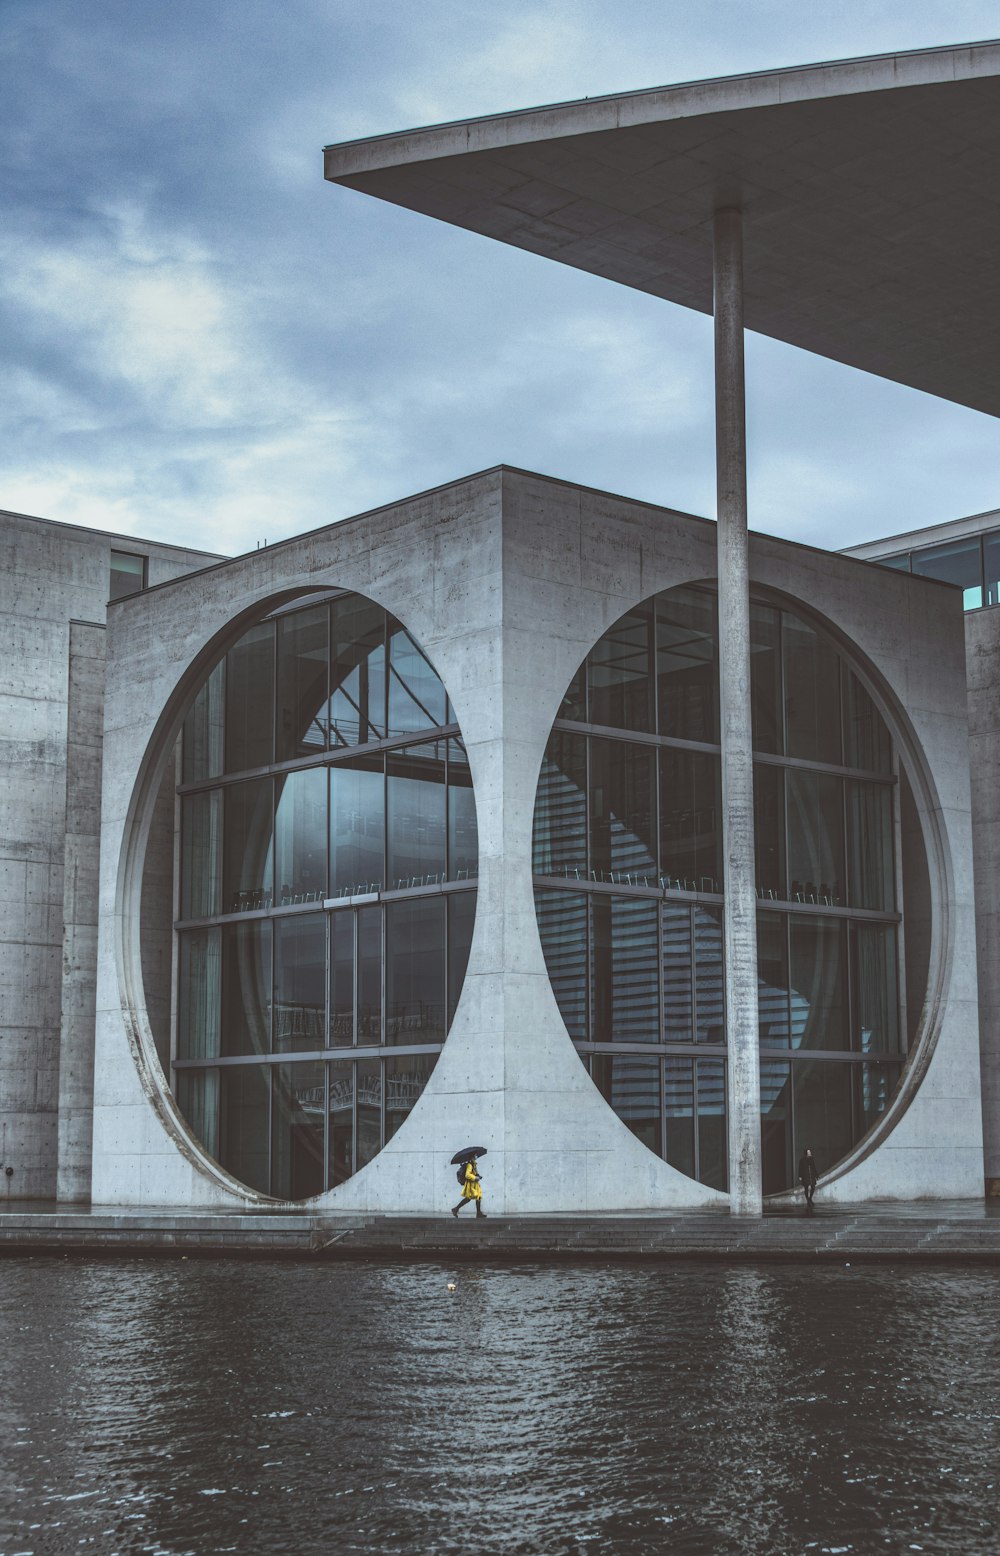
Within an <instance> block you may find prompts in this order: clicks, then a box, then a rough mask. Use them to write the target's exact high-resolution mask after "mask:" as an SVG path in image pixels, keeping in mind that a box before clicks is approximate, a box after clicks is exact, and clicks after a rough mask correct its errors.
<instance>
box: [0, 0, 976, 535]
mask: <svg viewBox="0 0 1000 1556" xmlns="http://www.w3.org/2000/svg"><path fill="white" fill-rule="evenodd" d="M998 34H1000V0H989V3H987V0H944V3H938V0H838V3H832V0H831V3H827V0H421V3H420V4H411V3H406V0H0V71H2V75H0V121H2V141H0V144H2V150H0V157H2V162H3V180H4V206H3V218H2V221H0V357H2V362H0V372H2V381H3V386H4V392H3V394H2V395H0V422H2V425H0V507H6V508H8V509H13V510H15V511H19V512H24V513H34V514H40V515H42V516H43V517H46V518H51V519H58V520H61V521H64V522H70V523H76V524H85V525H93V526H97V527H100V528H104V529H112V530H117V531H122V532H126V533H130V534H136V535H141V536H147V537H152V538H156V539H161V540H172V541H178V542H181V541H183V542H186V543H189V544H193V545H197V546H200V547H203V548H205V549H209V550H217V551H222V552H237V551H242V550H248V549H252V548H253V547H254V546H255V545H256V544H257V542H258V541H261V540H264V539H267V540H272V541H273V540H276V539H279V538H280V537H282V536H284V535H291V534H295V533H296V532H298V531H300V530H303V529H308V528H311V527H314V526H316V525H320V524H324V523H328V522H330V521H332V520H334V519H339V518H344V517H346V516H348V515H350V514H352V513H357V512H359V511H362V510H364V509H365V508H369V507H372V506H374V505H376V504H379V503H383V502H389V501H392V500H393V499H395V498H399V497H403V496H406V495H407V494H409V493H411V492H415V491H419V490H421V489H422V488H425V487H429V486H434V485H437V484H439V483H441V482H445V481H449V480H452V479H454V478H456V477H459V476H462V475H464V474H468V473H469V472H471V471H474V470H479V469H482V468H484V467H486V466H489V465H493V464H496V463H498V462H500V461H504V462H506V463H509V464H514V465H521V466H524V467H527V468H528V469H533V470H539V471H543V472H545V473H547V474H552V475H556V476H560V477H563V478H566V479H569V480H574V481H580V482H582V483H585V484H587V485H591V486H597V487H604V488H607V489H609V490H612V491H616V492H622V493H625V494H627V495H629V496H634V497H640V498H644V499H648V500H650V501H653V502H661V503H664V504H666V505H669V506H673V507H678V508H684V509H688V510H690V511H693V512H698V513H705V514H709V515H712V514H713V512H714V476H713V465H712V458H713V424H712V415H713V413H712V396H711V323H710V321H709V320H708V319H705V318H702V317H701V316H699V315H696V314H692V313H689V312H686V311H685V310H683V309H681V308H677V307H674V306H672V305H670V304H667V303H663V302H659V301H657V300H655V299H652V298H648V297H644V296H642V295H641V294H639V293H636V292H631V291H629V290H627V289H625V288H622V287H615V286H612V285H611V284H610V283H608V282H604V281H600V280H598V279H597V278H595V277H590V276H586V275H583V274H580V273H577V272H575V271H573V270H570V269H567V268H566V267H563V266H560V265H555V264H552V263H550V262H548V261H546V260H544V259H541V258H538V257H535V256H533V255H529V254H525V253H521V252H519V251H517V250H514V249H508V248H505V247H504V246H503V245H500V244H496V243H491V242H489V241H488V240H487V239H485V238H480V237H477V236H475V235H473V234H469V233H464V232H460V231H458V230H457V229H453V228H450V227H446V226H444V225H442V224H439V223H435V222H433V221H430V220H428V219H427V218H424V217H420V216H418V215H415V214H413V213H410V212H407V211H403V210H399V209H396V208H394V207H392V206H389V205H385V204H383V203H382V202H380V201H375V200H371V199H369V198H367V197H366V196H364V195H361V194H357V193H355V192H354V191H350V190H344V189H339V188H336V187H334V186H332V185H328V184H325V183H324V182H323V177H322V155H321V151H322V147H323V145H324V144H326V143H328V142H331V141H337V140H343V139H349V138H354V137H357V136H364V135H368V134H379V133H383V132H386V131H392V130H397V129H403V128H406V127H409V126H412V125H420V124H427V123H434V122H439V121H441V120H446V119H452V118H462V117H465V116H467V115H472V114H485V113H491V112H495V111H499V110H503V109H509V108H519V107H527V106H531V105H533V104H536V103H543V102H550V101H559V100H565V99H567V98H575V97H584V96H595V95H598V94H601V93H606V92H613V91H617V90H625V89H631V88H639V87H646V86H655V85H661V84H664V83H667V82H676V81H684V80H690V79H692V78H697V77H700V76H712V75H720V74H730V73H734V72H742V71H748V70H760V69H766V68H768V67H770V66H780V65H797V64H804V63H808V62H811V61H815V60H821V59H830V58H843V57H845V56H850V55H852V54H864V53H874V52H878V51H884V50H892V49H911V48H920V47H925V46H930V45H934V44H943V43H956V42H968V41H971V40H973V39H978V38H988V37H995V36H997V35H998ZM747 366H748V390H749V396H750V410H749V434H750V459H751V469H750V477H751V485H750V501H751V522H752V524H753V525H754V527H755V528H758V529H764V530H770V531H771V532H773V533H777V534H782V535H788V536H791V537H794V538H797V539H801V540H808V541H810V542H813V543H815V544H820V545H829V546H839V545H847V544H850V543H851V542H852V541H860V540H864V539H869V538H872V537H874V536H876V535H879V534H887V533H893V532H896V531H899V530H901V529H905V528H909V527H912V526H916V525H920V524H923V523H931V522H934V521H936V520H940V519H944V518H952V517H957V516H959V515H961V514H966V513H975V512H979V511H981V510H983V509H986V508H993V507H997V506H1000V458H998V456H1000V422H998V421H996V420H994V419H992V418H989V417H986V416H981V415H978V414H977V413H975V412H972V411H967V410H962V409H959V408H958V407H955V406H950V405H948V404H946V403H945V402H943V401H940V400H936V399H933V398H931V397H929V396H926V395H921V394H918V393H916V392H915V391H913V390H908V389H903V388H900V387H899V386H897V385H893V384H888V383H882V382H880V381H879V380H877V379H874V378H871V377H869V376H867V375H865V374H862V373H858V372H855V371H853V370H851V369H849V368H845V367H840V366H837V365H835V364H832V363H829V362H824V361H822V360H820V359H819V358H816V357H811V356H808V355H807V354H805V353H803V352H798V351H795V350H793V349H792V348H790V347H785V346H781V345H778V344H776V343H774V342H770V341H766V340H763V339H761V338H759V337H754V336H751V337H749V339H748V363H747Z"/></svg>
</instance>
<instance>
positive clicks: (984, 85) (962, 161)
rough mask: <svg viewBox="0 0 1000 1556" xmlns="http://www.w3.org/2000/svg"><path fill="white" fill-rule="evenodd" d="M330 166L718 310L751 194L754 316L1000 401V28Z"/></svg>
mask: <svg viewBox="0 0 1000 1556" xmlns="http://www.w3.org/2000/svg"><path fill="white" fill-rule="evenodd" d="M326 177H327V178H328V179H330V180H332V181H333V182H334V183H340V184H347V185H349V186H350V187H351V188H354V189H361V190H364V191H365V192H366V193H368V194H372V195H377V196H379V198H380V199H383V200H390V201H392V202H394V203H395V204H397V205H404V206H408V207H409V208H410V209H412V210H416V211H422V212H424V213H426V214H427V215H429V216H436V217H439V218H440V219H441V220H443V221H447V222H452V223H453V224H454V225H456V226H459V227H466V228H469V229H470V230H471V231H473V232H481V233H484V234H485V235H486V236H488V237H492V238H499V239H500V240H501V241H502V242H504V243H511V244H514V245H516V246H517V247H518V248H524V249H529V250H531V251H532V252H533V253H536V254H545V255H547V256H548V257H549V258H550V259H557V260H559V261H561V262H562V263H563V264H566V265H574V266H576V267H577V268H578V269H580V270H589V271H591V272H593V273H594V274H595V275H601V276H606V277H607V278H608V279H609V280H612V281H619V282H621V283H622V284H623V285H624V286H631V287H636V288H637V289H638V290H639V291H643V292H651V293H653V295H654V296H657V297H664V298H668V299H669V300H670V301H671V302H676V303H682V304H684V305H685V306H686V307H689V308H697V309H699V310H700V311H701V312H703V313H710V312H711V309H712V222H711V219H712V213H713V211H714V210H715V208H716V207H718V206H719V205H725V204H736V205H739V206H741V207H742V208H743V210H744V213H745V234H744V244H745V275H746V281H745V284H746V302H745V316H746V324H747V327H748V328H749V329H753V330H757V331H759V332H760V333H761V334H764V335H772V336H774V337H775V338H776V339H778V340H784V341H788V342H790V343H791V344H792V345H795V346H801V347H804V348H805V349H806V350H807V351H815V352H818V353H820V354H821V355H823V356H827V357H833V358H835V359H836V360H837V361H840V362H846V363H849V364H850V365H851V366H852V367H859V368H864V369H866V370H867V371H868V372H871V373H878V374H880V375H881V376H882V377H884V378H891V379H895V380H897V381H898V382H899V383H903V384H909V385H911V386H912V387H913V388H916V389H924V390H927V391H928V392H930V393H931V394H937V395H941V396H943V397H944V398H945V399H948V400H955V401H957V402H958V403H960V404H962V405H969V406H972V407H974V408H975V409H976V410H981V411H987V412H989V413H990V414H991V415H994V416H997V415H1000V42H990V43H974V44H969V45H966V46H964V47H961V48H945V49H929V50H926V51H922V52H919V53H906V54H883V55H878V56H874V57H871V58H868V59H854V60H845V61H841V62H838V63H835V64H826V65H810V66H805V67H803V68H801V69H795V70H776V71H770V72H766V73H760V74H756V75H751V76H731V77H726V78H723V79H720V80H714V81H697V82H693V83H690V84H687V85H684V86H672V87H662V88H655V89H653V90H649V91H643V92H628V93H623V94H621V95H618V96H613V97H599V98H588V99H585V100H584V101H582V102H574V103H560V104H558V105H557V106H555V107H550V108H532V109H527V110H524V111H523V112H518V113H511V114H502V115H494V116H492V117H489V118H484V119H468V120H464V121H462V122H460V123H455V124H444V125H438V126H435V127H433V128H431V129H424V130H412V131H408V132H406V133H404V134H399V135H383V136H378V137H377V138H375V139H373V140H362V141H351V142H348V143H346V144H343V145H339V146H329V147H327V149H326Z"/></svg>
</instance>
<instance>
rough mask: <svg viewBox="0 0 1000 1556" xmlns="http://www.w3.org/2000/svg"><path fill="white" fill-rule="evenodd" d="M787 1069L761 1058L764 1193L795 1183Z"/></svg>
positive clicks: (777, 1191) (775, 1191)
mask: <svg viewBox="0 0 1000 1556" xmlns="http://www.w3.org/2000/svg"><path fill="white" fill-rule="evenodd" d="M790 1068H791V1067H790V1066H789V1065H787V1064H782V1063H781V1062H780V1061H776V1060H773V1059H765V1060H763V1061H762V1062H761V1066H760V1148H761V1176H762V1179H763V1186H764V1193H765V1194H780V1193H781V1192H782V1190H783V1189H790V1188H791V1187H792V1184H793V1183H794V1182H795V1178H794V1176H793V1172H792V1167H793V1162H792V1087H791V1080H790V1077H789V1070H790Z"/></svg>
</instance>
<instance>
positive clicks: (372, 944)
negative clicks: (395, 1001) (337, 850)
mask: <svg viewBox="0 0 1000 1556" xmlns="http://www.w3.org/2000/svg"><path fill="white" fill-rule="evenodd" d="M357 1030H358V1042H359V1043H380V1042H381V1041H382V909H381V908H380V907H378V906H372V907H370V908H359V909H358V1027H357Z"/></svg>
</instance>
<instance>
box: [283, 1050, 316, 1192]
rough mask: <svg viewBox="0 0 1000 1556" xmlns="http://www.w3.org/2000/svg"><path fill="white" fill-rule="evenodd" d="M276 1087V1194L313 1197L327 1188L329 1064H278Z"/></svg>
mask: <svg viewBox="0 0 1000 1556" xmlns="http://www.w3.org/2000/svg"><path fill="white" fill-rule="evenodd" d="M271 1085H272V1094H271V1193H272V1194H274V1195H275V1196H276V1197H277V1198H278V1199H310V1198H311V1197H312V1196H313V1195H314V1194H322V1192H323V1188H324V1171H323V1158H324V1151H325V1133H326V1065H325V1064H276V1065H273V1066H272V1067H271Z"/></svg>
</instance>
